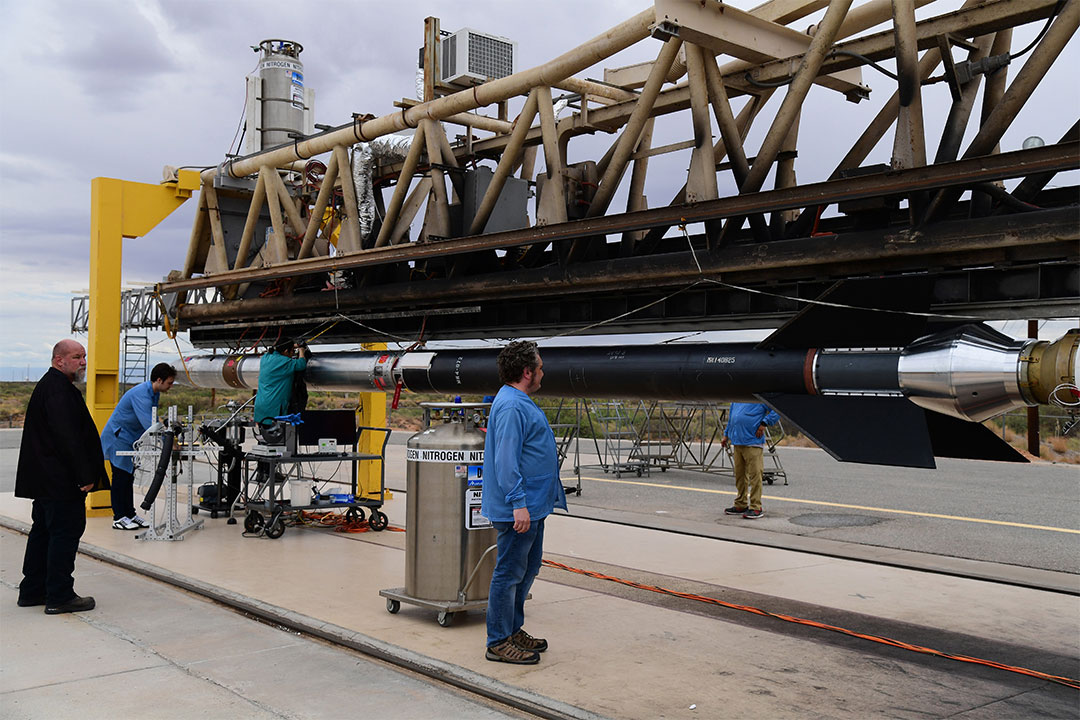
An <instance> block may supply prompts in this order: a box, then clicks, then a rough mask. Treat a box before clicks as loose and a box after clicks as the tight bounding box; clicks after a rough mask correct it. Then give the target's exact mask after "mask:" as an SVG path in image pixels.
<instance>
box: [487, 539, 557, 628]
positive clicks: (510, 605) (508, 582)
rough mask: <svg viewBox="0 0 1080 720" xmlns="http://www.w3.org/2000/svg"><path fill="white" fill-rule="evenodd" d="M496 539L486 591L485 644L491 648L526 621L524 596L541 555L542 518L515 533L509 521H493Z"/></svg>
mask: <svg viewBox="0 0 1080 720" xmlns="http://www.w3.org/2000/svg"><path fill="white" fill-rule="evenodd" d="M491 524H492V525H494V526H495V529H496V530H497V531H498V533H499V536H498V538H497V540H496V541H495V542H496V544H497V545H498V550H497V551H496V553H497V554H496V556H495V572H493V573H492V575H491V589H490V590H489V591H488V607H487V646H488V647H493V646H495V645H498V644H499V643H501V642H502V641H503V640H506V639H507V638H508V637H510V636H511V635H513V634H514V633H516V632H517V631H518V630H520V629H521V626H522V625H524V624H525V598H526V597H528V596H529V590H530V589H531V588H532V584H533V580H534V579H535V578H536V576H537V575H538V574H539V573H540V561H541V560H542V559H543V554H544V521H543V520H533V521H532V522H531V523H530V524H529V529H528V531H527V532H523V533H518V532H514V523H512V522H492V523H491Z"/></svg>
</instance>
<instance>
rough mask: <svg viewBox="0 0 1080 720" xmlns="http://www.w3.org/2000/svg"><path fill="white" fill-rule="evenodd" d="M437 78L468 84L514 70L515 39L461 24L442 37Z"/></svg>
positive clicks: (477, 82)
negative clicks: (458, 27) (454, 31)
mask: <svg viewBox="0 0 1080 720" xmlns="http://www.w3.org/2000/svg"><path fill="white" fill-rule="evenodd" d="M440 45H441V46H442V63H441V68H440V70H441V72H440V75H441V78H440V80H441V81H442V82H444V83H447V84H449V85H459V86H462V87H470V86H472V85H479V84H480V83H483V82H487V81H488V80H495V79H496V78H501V77H506V76H507V75H513V74H514V65H515V63H516V56H517V43H516V42H513V41H512V40H509V39H508V38H504V37H499V36H498V35H489V34H488V33H482V32H479V31H477V30H472V29H470V28H462V29H461V30H458V31H457V32H456V33H453V34H451V35H448V36H447V37H444V38H443V39H442V41H441V43H440Z"/></svg>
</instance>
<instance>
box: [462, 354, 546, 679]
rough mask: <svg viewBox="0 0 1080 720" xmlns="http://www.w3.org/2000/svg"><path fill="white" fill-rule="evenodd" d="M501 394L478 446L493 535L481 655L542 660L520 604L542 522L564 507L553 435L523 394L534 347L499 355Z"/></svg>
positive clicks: (535, 357)
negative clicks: (492, 563)
mask: <svg viewBox="0 0 1080 720" xmlns="http://www.w3.org/2000/svg"><path fill="white" fill-rule="evenodd" d="M497 362H498V365H499V379H500V380H501V381H502V382H503V383H504V384H503V386H502V389H500V390H499V392H498V394H497V395H496V396H495V400H494V402H492V403H491V412H490V414H489V415H488V427H487V439H486V440H485V441H484V491H483V497H482V500H481V504H480V511H481V513H482V514H483V515H484V517H486V518H487V519H488V520H490V521H491V523H492V525H494V526H495V529H496V530H497V531H498V539H497V541H496V542H497V545H498V550H497V554H496V557H495V571H494V573H493V574H492V576H491V589H490V590H489V591H488V608H487V652H486V654H485V657H487V659H488V660H492V661H495V662H508V663H515V664H518V665H532V664H535V663H538V662H540V653H542V652H544V651H545V650H547V647H548V643H547V640H544V639H543V638H536V637H533V636H532V635H530V634H529V633H527V632H525V630H524V629H523V628H522V627H521V626H522V625H523V624H524V623H525V598H526V597H528V595H529V589H530V588H531V587H532V583H533V580H534V579H535V578H536V576H537V574H539V572H540V561H541V559H542V557H543V552H544V518H546V517H547V516H548V515H550V514H551V511H552V510H553V509H554V508H556V507H559V508H562V509H563V510H565V509H566V493H565V492H564V491H563V486H562V481H561V480H560V479H559V456H558V451H557V450H556V449H555V435H554V434H553V433H552V431H551V426H550V425H548V421H547V417H546V416H545V415H544V413H543V411H542V410H540V408H538V407H537V406H536V403H534V402H533V401H532V400H531V399H529V395H532V394H533V393H535V392H536V391H537V390H539V389H540V380H541V379H542V378H543V377H544V363H543V361H542V360H541V359H540V353H539V351H538V350H537V348H536V343H532V342H524V341H521V342H512V343H510V344H509V345H507V346H506V347H505V348H503V350H502V352H500V353H499V357H498V360H497Z"/></svg>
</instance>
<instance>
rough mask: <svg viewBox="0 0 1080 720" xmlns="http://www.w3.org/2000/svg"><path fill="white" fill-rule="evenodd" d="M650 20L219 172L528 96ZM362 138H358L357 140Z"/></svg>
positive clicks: (636, 35)
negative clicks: (518, 69)
mask: <svg viewBox="0 0 1080 720" xmlns="http://www.w3.org/2000/svg"><path fill="white" fill-rule="evenodd" d="M653 20H654V12H653V10H652V8H651V7H650V8H649V9H647V10H643V11H642V12H640V13H638V14H637V15H635V16H633V17H632V18H630V19H628V20H625V21H623V22H621V23H619V24H618V25H616V26H615V27H613V28H611V29H610V30H608V31H607V32H604V33H602V34H600V35H598V36H596V37H594V38H593V39H591V40H589V41H587V42H585V43H583V44H581V45H579V46H578V47H576V48H574V49H572V50H570V51H568V52H565V53H563V54H562V55H560V56H558V57H557V58H555V59H554V60H551V61H550V62H547V63H545V64H544V65H542V66H540V67H535V68H531V69H529V70H523V71H521V72H517V73H514V74H513V75H509V76H507V77H504V78H499V79H497V80H491V81H489V82H486V83H484V84H483V85H478V86H476V87H474V88H471V89H469V90H462V91H461V92H457V93H454V94H452V95H447V96H446V97H441V98H437V99H435V100H431V101H430V102H425V103H421V104H420V105H415V106H413V107H411V108H408V109H406V110H401V111H394V112H392V113H389V114H387V115H383V116H382V117H379V118H375V119H374V120H368V121H367V122H361V123H359V124H358V125H359V126H358V127H357V124H355V123H354V124H350V125H349V126H347V127H344V128H341V129H338V130H335V131H333V132H329V133H326V134H325V135H318V136H316V137H312V138H309V139H307V140H303V141H298V142H296V143H295V144H291V145H285V146H281V147H277V148H274V149H272V150H268V151H266V152H263V153H260V154H257V155H252V156H249V157H246V158H239V159H236V160H233V161H231V162H229V163H226V164H225V165H224V166H223V167H222V168H221V169H223V170H225V171H227V172H229V173H230V174H231V175H232V176H233V177H244V176H246V175H250V174H252V173H254V172H256V171H257V170H258V169H259V168H260V167H262V166H264V165H271V166H275V167H276V166H278V165H282V164H284V163H287V162H292V161H293V160H296V159H298V158H301V159H302V158H308V157H312V156H315V155H321V154H322V153H325V152H328V151H330V150H331V149H332V148H333V147H334V146H335V145H341V144H351V143H353V142H356V141H357V140H373V139H375V138H377V137H380V136H382V135H387V134H389V133H393V132H399V131H401V130H404V129H406V128H414V127H416V126H417V125H418V124H419V122H420V120H422V119H424V118H427V119H429V120H441V119H443V118H445V117H448V116H450V115H456V114H457V113H461V112H468V111H470V110H475V109H476V108H479V107H484V106H486V105H491V104H492V103H496V102H499V101H500V100H506V99H508V98H512V97H514V96H517V95H524V94H526V93H528V92H529V91H530V90H531V89H532V88H533V87H536V86H537V85H547V86H551V85H553V84H555V83H558V82H561V81H563V80H565V79H566V78H568V77H570V76H571V75H574V74H575V73H578V72H580V71H582V70H584V69H585V68H588V67H591V66H592V65H595V64H596V63H598V62H600V61H602V60H604V59H606V58H608V57H610V56H611V55H614V54H615V53H617V52H619V51H620V50H623V49H625V48H627V47H629V46H631V45H633V44H634V43H636V42H638V41H639V40H644V39H645V38H646V37H648V36H649V26H650V25H651V24H652V22H653ZM358 133H359V135H362V137H360V136H358ZM218 170H219V169H218V168H212V169H210V170H205V171H204V172H203V177H204V178H207V179H213V177H214V174H215V173H216V172H218Z"/></svg>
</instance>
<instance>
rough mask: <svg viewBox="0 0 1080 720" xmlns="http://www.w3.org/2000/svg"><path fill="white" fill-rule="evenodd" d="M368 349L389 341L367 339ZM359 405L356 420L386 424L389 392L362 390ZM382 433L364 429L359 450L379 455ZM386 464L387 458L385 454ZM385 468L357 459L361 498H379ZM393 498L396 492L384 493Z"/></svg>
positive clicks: (371, 461) (373, 425) (362, 422)
mask: <svg viewBox="0 0 1080 720" xmlns="http://www.w3.org/2000/svg"><path fill="white" fill-rule="evenodd" d="M363 347H364V349H365V350H385V349H386V343H365V344H364V345H363ZM358 403H359V407H357V409H356V424H357V425H358V426H360V425H363V426H367V427H379V428H381V427H386V393H381V392H362V393H359V398H358ZM382 441H383V434H382V433H371V432H369V433H364V434H363V436H361V439H360V446H359V447H358V448H357V452H360V453H363V454H370V455H377V454H379V453H380V452H381V451H382ZM384 464H385V458H384ZM382 471H383V468H381V467H379V463H378V462H377V461H374V460H366V461H364V462H361V463H357V468H356V488H357V491H358V493H359V495H360V497H361V498H364V499H367V500H374V499H378V497H379V487H380V486H379V480H380V473H381V472H382ZM383 497H384V499H386V500H389V499H390V498H391V497H392V495H391V494H390V491H389V490H387V491H386V494H385V495H384V496H383Z"/></svg>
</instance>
